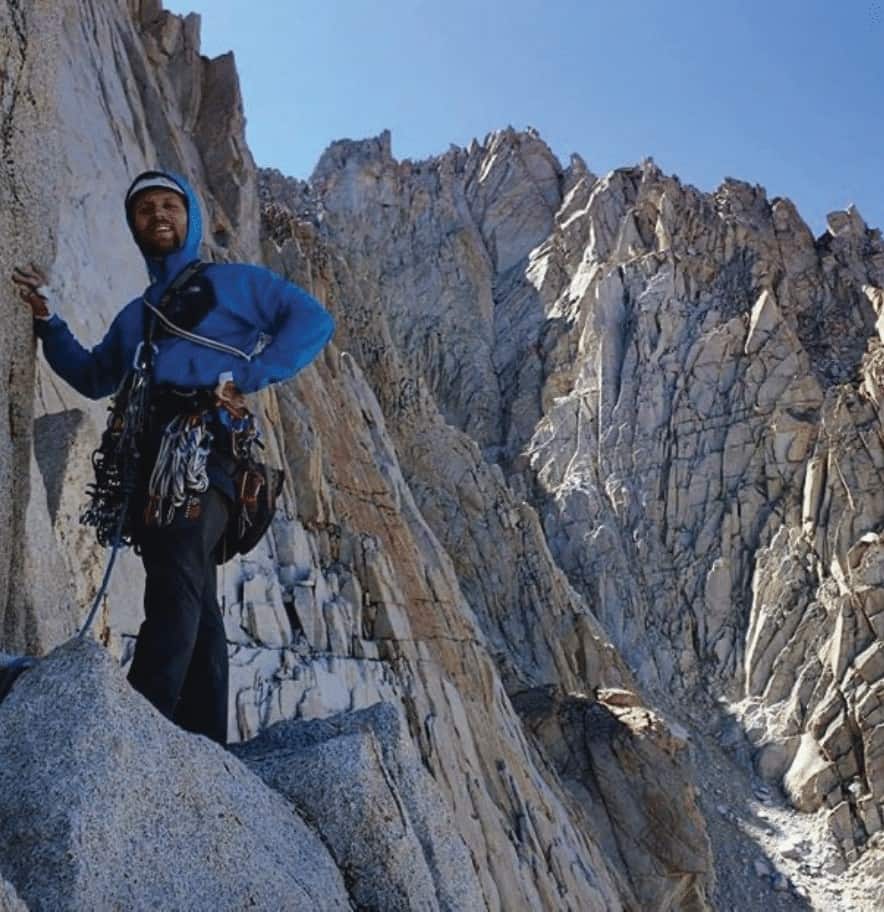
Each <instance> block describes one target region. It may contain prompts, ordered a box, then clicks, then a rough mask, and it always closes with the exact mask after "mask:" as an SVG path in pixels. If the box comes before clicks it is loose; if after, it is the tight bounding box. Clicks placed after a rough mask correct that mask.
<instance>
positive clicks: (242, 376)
mask: <svg viewBox="0 0 884 912" xmlns="http://www.w3.org/2000/svg"><path fill="white" fill-rule="evenodd" d="M262 297H263V296H262ZM260 312H261V317H262V319H263V321H264V325H265V326H266V327H267V332H268V334H269V335H270V336H271V337H272V339H271V341H270V342H269V343H268V345H267V347H266V348H265V349H264V350H263V351H262V352H261V353H260V354H258V355H256V356H255V357H254V358H253V359H252V360H251V361H250V362H249V363H248V364H238V365H237V366H236V367H235V368H234V370H233V379H234V382H235V383H236V385H237V386H238V387H239V388H240V389H241V390H242V391H243V392H244V393H253V392H255V391H256V390H259V389H263V388H264V387H265V386H268V385H269V384H271V383H279V382H280V381H281V380H287V379H288V378H289V377H293V376H294V375H295V374H296V373H297V372H298V371H299V370H301V368H303V367H306V366H307V365H308V364H309V363H310V362H311V361H312V360H313V359H314V358H315V357H316V356H317V355H318V354H319V352H320V351H321V350H322V348H323V346H324V345H325V344H326V343H327V342H328V340H329V339H330V338H331V336H332V333H333V332H334V329H335V321H334V319H333V318H332V316H331V314H330V313H329V312H328V311H327V310H326V309H325V308H324V307H323V306H322V305H321V304H320V303H319V301H317V300H316V299H315V298H313V297H312V296H311V295H309V294H307V292H306V291H304V290H303V289H301V288H299V287H298V286H297V285H293V284H292V283H291V282H287V281H286V280H285V279H282V278H280V277H279V276H277V275H274V274H272V273H271V279H270V287H269V289H268V293H267V295H266V297H264V299H263V300H262V301H261V304H260Z"/></svg>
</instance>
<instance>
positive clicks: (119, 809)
mask: <svg viewBox="0 0 884 912" xmlns="http://www.w3.org/2000/svg"><path fill="white" fill-rule="evenodd" d="M0 846H2V849H0V873H2V875H3V876H4V877H6V878H7V879H8V880H9V881H10V882H11V883H12V884H13V885H14V886H15V888H16V889H17V890H18V893H19V894H20V896H21V897H22V898H23V899H24V901H25V902H26V903H27V904H28V905H29V906H31V907H33V908H39V909H53V910H59V912H63V910H72V912H73V910H77V912H82V910H85V909H127V910H132V912H135V910H148V909H151V910H153V909H192V908H206V909H217V910H234V909H244V908H257V909H294V908H302V909H311V910H312V909H315V910H345V909H350V902H349V897H348V894H347V890H346V887H345V886H344V881H343V879H342V877H341V874H340V873H339V871H338V869H337V867H336V865H335V862H334V860H333V859H332V857H331V856H330V855H329V853H328V851H327V849H326V848H325V846H324V845H323V844H322V841H321V840H320V838H319V837H318V836H317V835H316V833H315V832H313V830H312V829H311V828H310V827H309V826H308V825H307V824H306V823H305V822H304V821H303V820H302V819H301V817H300V816H299V815H298V814H297V813H296V811H295V810H294V809H293V808H292V806H291V805H290V804H289V803H288V802H287V801H286V800H285V799H284V798H283V797H282V796H281V795H279V794H278V793H276V792H274V791H272V790H271V789H270V788H268V787H267V786H266V785H265V784H264V783H263V782H261V780H260V779H259V778H258V777H257V776H255V775H254V774H253V773H252V772H250V771H249V770H248V769H247V768H246V767H245V766H244V765H243V764H242V763H240V762H239V760H237V759H236V758H235V757H232V756H231V755H230V754H229V753H227V751H225V750H224V749H223V748H221V747H219V746H218V745H216V744H214V743H212V742H210V741H208V740H207V739H205V738H203V737H200V736H195V735H190V734H187V733H185V732H184V731H182V730H180V729H178V728H177V727H176V726H175V725H173V724H172V723H171V722H169V721H168V720H166V719H165V718H163V717H162V716H161V715H160V714H159V713H158V712H156V711H155V710H154V709H153V707H152V706H151V705H150V704H149V703H148V702H147V701H146V700H144V699H143V698H142V697H141V696H140V695H139V694H138V693H136V692H135V691H134V690H132V689H131V688H130V687H129V685H128V683H127V682H126V680H125V679H124V678H123V675H122V673H121V671H120V670H119V668H118V667H117V665H116V663H115V662H114V660H113V659H112V658H111V657H110V655H109V654H108V653H107V652H106V651H105V650H103V649H102V648H101V647H100V646H98V645H97V644H95V643H93V642H91V641H80V640H72V641H70V642H68V643H66V644H64V645H62V646H60V647H59V648H57V649H56V650H55V651H54V652H52V653H51V654H50V655H49V656H48V657H47V658H46V659H45V660H44V661H42V662H40V663H39V664H38V665H37V666H36V667H35V668H33V669H31V670H30V671H28V672H27V673H26V674H24V675H22V676H21V677H20V679H19V680H18V681H17V682H16V684H15V686H14V688H13V689H12V692H11V693H10V695H9V697H7V699H6V700H5V701H4V703H3V704H2V705H0ZM13 908H14V907H13Z"/></svg>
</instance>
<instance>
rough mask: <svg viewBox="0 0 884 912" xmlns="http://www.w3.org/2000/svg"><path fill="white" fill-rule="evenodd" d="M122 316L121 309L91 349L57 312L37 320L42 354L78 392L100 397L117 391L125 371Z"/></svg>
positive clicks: (35, 322) (87, 395)
mask: <svg viewBox="0 0 884 912" xmlns="http://www.w3.org/2000/svg"><path fill="white" fill-rule="evenodd" d="M121 317H122V312H120V313H119V314H117V316H116V318H115V319H114V321H113V323H111V325H110V328H109V329H108V331H107V333H106V334H105V336H104V338H103V339H102V340H101V342H99V343H98V345H96V346H95V348H93V349H92V350H91V351H87V350H86V349H85V348H83V346H82V345H80V343H79V342H78V341H77V340H76V339H75V338H74V334H73V333H72V332H71V331H70V329H69V328H68V325H67V323H65V321H64V320H62V318H61V317H59V316H58V314H53V315H52V317H50V319H48V320H34V331H35V333H36V334H37V336H38V337H39V338H40V339H42V340H43V354H44V356H45V357H46V360H47V361H48V362H49V364H50V366H51V367H52V369H53V370H54V371H55V373H57V374H58V375H59V377H61V378H62V379H63V380H66V381H67V382H68V383H69V384H70V385H71V386H72V387H73V388H74V389H75V390H77V392H78V393H82V394H83V395H84V396H86V397H87V398H89V399H101V398H103V397H104V396H109V395H110V394H111V393H113V392H115V391H116V389H117V387H118V386H119V384H120V381H121V380H122V379H123V375H124V374H125V364H124V353H123V351H122V350H121V349H122V346H121V342H122V340H121V338H120V335H121V334H120V323H121Z"/></svg>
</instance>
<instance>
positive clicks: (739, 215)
mask: <svg viewBox="0 0 884 912" xmlns="http://www.w3.org/2000/svg"><path fill="white" fill-rule="evenodd" d="M262 187H263V192H264V196H265V200H266V204H265V221H266V222H267V224H268V228H267V231H268V235H269V236H270V237H271V238H274V239H276V240H279V237H280V234H279V232H280V231H281V228H280V225H281V223H282V221H283V219H282V216H281V212H280V210H281V209H284V210H285V211H287V212H288V213H290V214H291V215H292V216H293V217H294V218H296V219H297V220H299V221H300V222H302V223H309V226H312V227H311V230H313V231H316V232H318V234H319V235H320V237H321V238H322V241H323V243H324V244H325V245H326V246H328V247H329V248H330V249H332V250H334V251H336V252H337V253H338V254H339V255H340V256H341V257H342V258H344V259H345V260H346V262H347V264H348V267H349V269H350V270H351V271H352V272H353V273H354V275H355V276H357V277H358V292H357V289H354V291H353V293H352V294H351V295H350V296H349V297H348V299H347V307H345V308H342V314H343V320H344V322H345V323H348V326H349V327H350V332H351V333H352V335H351V336H348V337H347V343H346V344H347V345H348V347H350V348H351V350H353V351H359V352H360V354H359V359H360V363H362V364H363V365H364V366H365V369H366V371H367V374H368V376H369V378H370V380H371V382H372V385H373V387H374V389H375V391H376V393H377V395H378V399H379V401H380V402H381V404H382V406H383V408H384V412H385V415H386V417H387V420H388V423H389V426H390V427H391V429H392V433H393V435H394V439H395V440H396V445H397V450H398V451H399V453H400V458H401V460H402V465H403V468H404V471H405V475H406V479H407V481H408V483H409V485H410V486H411V488H412V490H414V491H415V493H416V497H417V499H418V503H419V505H420V509H421V512H422V514H423V515H424V516H425V517H426V519H427V521H428V522H429V524H430V525H431V527H432V528H433V531H434V532H435V533H436V535H437V536H438V537H439V539H440V541H441V542H442V543H443V544H444V545H445V546H446V548H447V549H448V551H449V553H451V554H452V556H453V559H454V562H455V568H456V570H457V572H458V576H459V579H460V581H461V585H462V586H463V589H464V593H465V594H466V595H467V597H468V599H469V601H470V604H471V607H472V608H473V610H474V611H476V614H477V618H478V619H479V620H480V623H482V624H483V628H484V629H486V631H487V632H488V633H489V635H491V636H493V637H496V638H495V639H493V640H492V641H493V642H495V646H496V647H500V646H501V644H503V647H504V648H499V649H497V650H496V651H495V659H496V660H497V661H498V665H499V667H500V668H501V670H502V673H503V675H504V680H505V681H506V682H507V686H508V689H509V690H510V692H511V693H513V694H518V692H519V688H520V684H519V683H518V681H519V675H518V671H514V670H512V669H511V667H510V662H511V661H512V658H511V656H510V655H509V654H508V651H507V649H506V648H505V645H506V644H507V634H506V626H507V625H508V624H510V625H517V626H518V627H519V629H520V630H521V631H522V632H523V633H524V632H525V631H528V630H538V629H539V628H540V626H541V625H539V624H538V623H536V622H533V619H532V620H528V619H530V618H531V615H532V611H533V610H537V608H538V606H540V605H541V604H542V608H540V610H539V615H540V616H542V617H543V618H544V626H547V625H549V620H548V619H549V618H556V619H557V620H556V621H555V622H553V625H552V629H555V631H556V632H555V634H554V636H553V637H552V639H553V640H554V641H555V642H557V643H563V642H567V634H566V633H565V632H564V631H565V630H566V629H569V628H570V629H575V625H574V620H573V617H570V616H568V612H567V611H565V613H564V614H565V618H566V620H565V621H564V624H562V625H561V626H560V625H559V624H558V619H559V618H562V616H563V613H562V609H561V607H560V603H558V602H557V598H556V596H555V594H554V593H555V587H554V586H550V585H549V584H548V583H547V584H544V585H543V586H542V587H539V591H541V592H542V593H543V596H542V597H541V598H537V597H536V596H535V595H534V594H533V593H532V591H531V589H530V583H528V590H527V591H526V590H525V588H523V586H522V583H523V582H525V579H524V577H525V576H526V575H528V574H526V573H524V572H523V567H525V566H526V563H527V565H528V566H530V563H529V562H526V561H525V560H524V559H520V558H521V557H522V555H520V553H519V551H518V549H516V550H512V549H509V548H508V547H507V545H506V544H505V543H507V542H508V540H510V539H511V536H510V535H509V534H508V532H506V531H503V532H502V531H501V528H502V527H504V528H505V525H506V524H505V522H501V521H500V517H501V516H505V515H506V512H505V508H506V505H508V504H510V503H518V502H519V501H518V499H519V498H523V500H522V502H521V504H519V507H518V511H519V512H520V513H521V514H522V515H523V516H525V515H532V514H531V511H530V509H529V508H528V505H529V504H530V505H532V506H533V507H534V509H536V511H537V513H538V514H539V517H540V526H541V529H542V534H541V535H539V536H538V538H540V539H542V538H543V537H545V539H546V542H545V546H548V548H549V552H550V554H551V555H552V557H553V559H554V561H555V563H556V564H557V565H558V566H559V567H561V568H562V569H563V570H564V571H565V573H566V575H567V580H568V582H569V583H570V584H571V586H572V587H573V589H572V591H573V592H574V593H575V595H576V597H577V598H578V599H580V598H582V599H583V605H585V607H584V608H583V609H582V610H583V612H584V613H585V616H587V617H589V616H592V615H594V616H595V617H596V618H597V619H598V622H599V627H598V628H597V629H600V630H603V631H604V634H603V635H604V636H610V638H611V640H612V641H613V643H614V644H615V645H616V646H617V648H618V649H619V650H620V652H621V654H622V655H623V656H624V658H625V659H626V661H627V663H628V665H629V667H630V668H631V669H632V670H633V671H634V672H635V674H636V675H637V677H638V680H639V681H640V682H641V684H643V685H644V686H645V687H646V688H648V690H649V692H650V693H651V694H653V699H655V700H657V701H658V702H659V703H660V704H662V705H664V706H665V705H668V706H675V707H677V706H678V701H679V700H682V701H683V700H687V701H689V703H690V704H692V705H693V704H696V705H699V706H705V707H706V708H707V711H711V712H713V713H718V711H719V709H718V707H719V706H720V705H721V701H724V702H725V704H726V703H727V702H728V701H730V702H731V703H732V704H733V709H734V711H735V712H736V713H737V714H738V715H739V716H740V718H742V719H743V725H744V728H745V731H746V733H747V735H748V736H749V738H750V740H751V742H752V743H753V744H754V746H755V748H756V755H755V762H756V768H757V770H758V771H759V773H760V774H762V775H763V776H765V777H767V778H769V779H771V780H772V781H775V782H782V783H783V785H784V787H785V789H786V791H787V793H788V794H789V795H790V796H791V798H792V800H793V801H794V803H795V804H796V806H797V807H800V808H802V809H803V810H814V809H816V808H819V807H820V806H821V805H826V806H828V807H829V808H830V809H832V813H831V818H830V820H831V828H832V831H833V833H834V834H835V836H836V838H837V840H838V841H839V842H840V844H841V845H842V848H843V849H844V851H845V853H846V855H847V858H848V859H855V858H856V857H857V855H858V853H859V851H860V850H861V848H862V846H863V844H864V843H865V842H866V840H867V839H868V837H869V836H871V835H872V834H874V833H875V832H876V831H877V830H878V829H879V828H880V827H881V789H882V787H884V780H882V778H881V737H882V731H884V730H882V728H881V720H880V719H879V716H880V712H879V710H880V706H881V703H880V698H881V697H880V686H879V685H880V679H881V674H882V670H881V668H880V667H879V666H880V655H881V652H880V649H881V631H880V628H881V624H880V623H879V622H878V620H877V618H878V617H880V616H881V615H880V614H879V612H880V608H879V604H878V603H879V598H878V595H877V593H878V592H879V589H880V579H879V576H878V574H877V566H878V556H877V555H878V550H879V542H878V538H879V534H880V530H881V527H882V518H884V512H882V510H884V502H882V492H881V485H880V483H879V479H880V474H879V473H880V467H881V465H882V461H884V451H882V439H884V438H882V427H881V416H880V406H879V402H880V379H881V372H880V363H881V354H880V352H881V347H880V332H881V323H880V312H881V306H882V303H884V293H882V291H881V289H882V282H884V242H882V239H881V235H880V232H879V231H877V230H871V229H869V228H868V227H867V226H866V225H865V223H864V222H863V220H862V218H861V216H860V215H859V213H858V212H857V210H856V209H855V208H850V209H848V210H847V211H845V212H837V213H832V214H831V215H830V216H829V222H828V229H827V231H826V232H825V233H824V234H823V235H822V236H821V237H819V238H814V237H813V236H812V235H811V233H810V231H809V230H808V229H807V227H806V225H805V224H804V223H803V222H802V221H801V219H800V217H799V216H798V214H797V212H796V211H795V208H794V206H793V205H792V204H791V203H790V202H789V201H788V200H784V199H779V198H777V199H773V200H768V198H767V197H766V195H765V193H764V191H763V189H762V188H760V187H753V186H750V185H748V184H745V183H742V182H739V181H736V180H731V179H728V180H725V181H724V183H723V184H722V185H721V186H720V187H719V188H718V189H717V190H716V191H715V192H713V193H711V194H707V193H702V192H700V191H698V190H697V189H695V188H693V187H690V186H685V185H683V184H682V183H681V182H680V181H679V180H678V179H677V178H675V177H669V176H666V175H664V174H662V173H661V172H660V170H659V169H658V168H657V167H656V166H655V165H654V163H653V162H652V161H646V162H644V163H642V164H641V165H640V166H637V167H633V168H623V169H619V170H617V171H614V172H612V173H611V174H609V175H607V176H605V177H604V178H598V177H596V176H595V175H593V174H592V173H591V172H590V171H589V170H588V169H587V168H586V166H585V164H584V163H583V162H582V160H580V159H579V158H577V157H574V158H573V159H572V161H571V162H570V164H569V165H568V166H567V167H565V168H562V167H561V166H560V165H559V164H558V163H557V162H556V160H555V159H554V158H553V156H552V155H551V154H550V152H549V150H548V149H547V147H546V146H545V145H544V144H543V142H542V141H541V140H540V138H539V137H538V136H537V135H536V134H534V133H532V132H530V131H529V132H527V133H517V132H515V131H513V130H505V131H501V132H498V133H494V134H491V135H490V136H489V137H487V138H486V140H485V141H484V142H483V143H481V144H480V143H477V142H474V143H473V144H472V145H471V146H470V147H469V148H468V149H457V148H454V149H452V150H451V151H449V152H448V153H446V154H445V155H443V156H440V157H439V158H435V159H430V160H428V161H425V162H410V161H404V162H398V161H396V160H395V159H394V158H393V157H392V155H391V153H390V140H389V136H388V135H386V134H384V135H382V136H381V137H379V138H378V139H376V140H367V141H364V142H358V143H354V142H349V141H347V142H342V143H336V144H334V145H333V146H332V147H331V148H330V149H329V150H328V151H327V152H326V153H325V155H324V156H323V158H322V160H321V161H320V163H319V165H318V166H317V168H316V171H315V172H314V174H313V176H312V178H311V180H310V182H309V184H306V185H305V184H300V183H298V182H293V181H287V180H285V179H284V178H283V177H282V176H281V175H279V174H278V173H276V172H272V171H268V172H264V173H263V175H262ZM300 230H301V231H302V232H306V231H307V230H308V229H307V228H301V229H300ZM365 302H369V304H368V305H367V304H366V303H365ZM366 306H371V307H374V308H376V309H378V310H380V311H381V312H382V313H384V314H385V315H386V316H387V319H388V321H389V327H390V332H389V336H390V337H389V340H383V344H382V345H380V346H379V345H375V346H374V347H369V350H368V351H363V350H361V349H360V344H361V342H360V340H359V336H361V335H362V334H363V332H364V328H363V324H364V319H363V318H362V316H361V309H362V308H364V307H366ZM354 308H355V310H356V314H355V316H353V317H352V319H351V317H350V314H351V313H352V311H353V309H354ZM388 347H389V348H392V349H393V350H394V351H395V356H390V355H389V354H385V353H384V351H385V350H386V348H388ZM394 361H395V362H396V363H397V364H398V365H399V367H398V370H399V372H400V375H404V376H405V377H407V378H409V380H408V383H409V384H410V385H411V386H412V387H414V386H415V384H416V385H417V387H418V389H419V390H421V391H422V392H421V395H423V394H424V393H423V391H426V396H427V397H428V398H431V399H432V402H433V404H434V405H436V406H438V409H439V412H440V413H441V415H442V416H444V421H446V422H448V425H449V427H448V429H446V430H445V431H444V432H443V431H440V430H439V429H438V422H437V427H435V428H434V429H433V430H429V429H428V428H429V425H428V424H427V423H425V424H424V426H423V427H421V428H420V429H415V427H414V422H413V421H410V420H408V414H409V413H408V411H407V410H406V409H405V408H404V407H403V405H402V400H403V395H402V390H401V387H400V386H399V385H397V383H396V382H395V380H396V376H395V375H394V377H393V378H392V379H393V381H394V382H391V377H390V376H389V368H388V367H386V366H385V365H387V364H389V363H391V362H394ZM452 425H453V426H454V427H456V428H458V429H459V430H461V431H463V432H464V433H466V434H468V435H469V437H470V438H471V439H472V440H474V441H475V443H474V444H472V450H471V456H472V458H470V457H464V456H463V455H462V454H461V452H460V451H459V450H458V448H457V446H456V445H454V444H452V443H450V442H447V443H446V444H445V445H442V443H441V441H442V440H443V439H445V440H446V441H450V440H453V439H457V434H456V433H454V432H453V431H452V430H450V426H452ZM504 481H505V484H504ZM498 485H499V487H498ZM507 488H508V489H509V490H507ZM498 490H499V491H501V492H504V493H502V494H501V495H499V496H498V495H497V494H496V493H495V492H496V491H498ZM477 492H478V493H477ZM495 507H503V509H495ZM526 525H528V524H526ZM531 553H533V549H532V552H531ZM477 555H478V557H477ZM502 568H507V571H506V572H505V573H502V572H501V570H502ZM511 568H512V569H511ZM496 605H500V606H502V611H497V610H496ZM554 606H555V607H554ZM502 616H503V617H502ZM515 617H518V618H520V621H521V622H516V621H515ZM504 618H505V619H504ZM526 621H527V622H526ZM501 627H502V628H503V629H501ZM547 629H550V628H549V626H547ZM515 651H516V652H518V653H519V654H520V655H523V656H524V655H528V656H530V657H531V659H530V662H529V663H527V664H529V665H530V667H532V668H535V669H536V668H540V669H542V670H543V674H542V676H543V677H546V680H547V681H548V682H549V681H552V680H555V674H556V673H560V672H561V670H562V666H561V665H560V664H558V663H556V662H555V660H554V659H553V660H551V661H548V662H546V663H544V661H543V660H542V659H541V660H540V661H538V660H537V659H538V655H542V651H540V652H539V651H538V650H537V648H536V646H535V645H534V644H533V643H532V644H531V645H530V646H529V647H528V648H527V650H526V649H519V650H515ZM515 661H516V664H518V660H517V659H516V660H515ZM589 664H590V665H592V666H593V667H596V668H597V667H599V665H598V663H597V659H596V657H595V656H593V657H592V660H591V661H590V663H589ZM552 669H555V671H552ZM564 680H565V681H567V680H568V678H567V675H566V676H565V678H564ZM568 686H570V684H566V687H568ZM673 697H674V698H675V700H676V702H675V703H673V702H672V699H673ZM682 712H683V713H684V711H682ZM684 714H685V715H688V716H689V715H691V712H690V711H689V710H688V711H687V712H686V713H684ZM701 715H702V710H701Z"/></svg>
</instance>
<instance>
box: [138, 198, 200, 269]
mask: <svg viewBox="0 0 884 912" xmlns="http://www.w3.org/2000/svg"><path fill="white" fill-rule="evenodd" d="M132 228H133V230H134V232H135V240H136V242H137V243H138V246H139V247H140V248H141V249H142V250H143V251H144V252H145V253H146V254H147V255H148V256H154V257H158V256H165V255H166V254H167V253H172V251H173V250H178V249H179V248H180V247H181V245H182V244H183V243H184V238H185V236H186V235H187V207H186V205H185V203H184V197H183V196H181V195H180V194H178V193H175V191H174V190H164V189H162V188H161V187H157V188H155V189H153V190H144V191H143V192H142V193H139V194H138V196H136V197H135V201H134V202H133V203H132Z"/></svg>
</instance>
